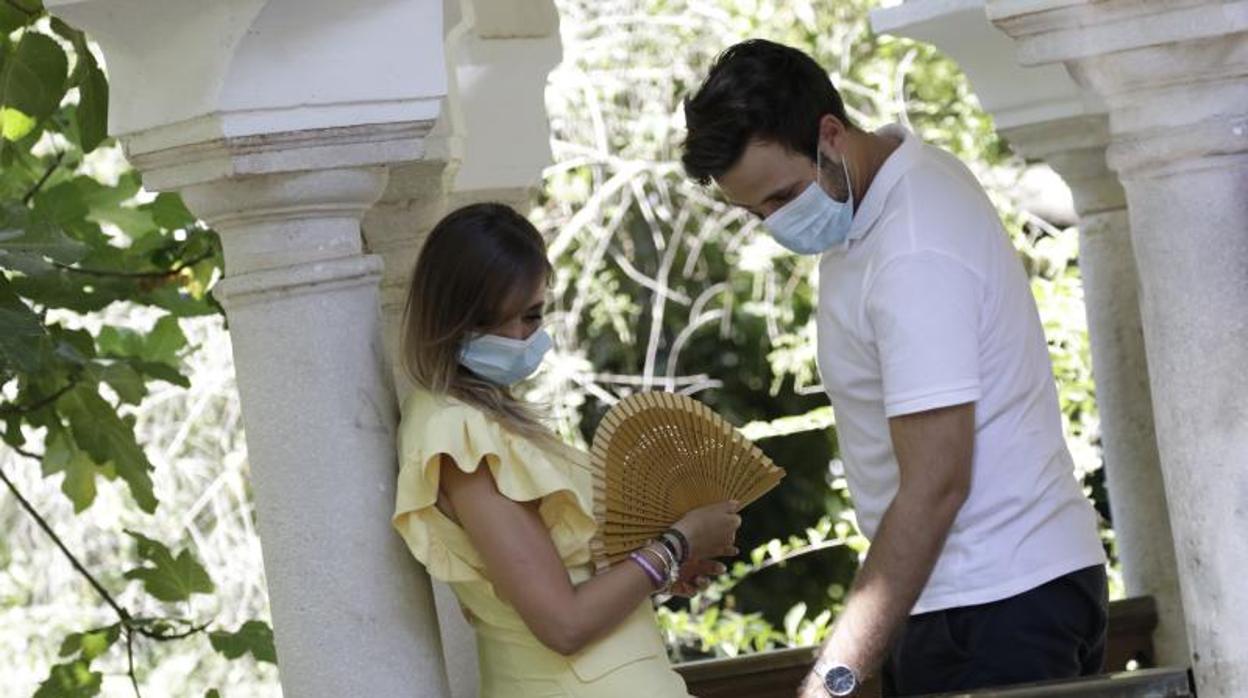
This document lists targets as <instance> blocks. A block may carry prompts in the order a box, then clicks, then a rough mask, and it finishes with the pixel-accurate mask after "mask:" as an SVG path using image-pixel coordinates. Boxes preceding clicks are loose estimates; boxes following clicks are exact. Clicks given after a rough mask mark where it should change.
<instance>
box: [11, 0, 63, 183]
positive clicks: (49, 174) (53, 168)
mask: <svg viewBox="0 0 1248 698" xmlns="http://www.w3.org/2000/svg"><path fill="white" fill-rule="evenodd" d="M10 4H12V3H11V2H10ZM64 159H65V152H64V151H61V152H59V153H57V154H56V159H55V160H53V161H52V164H51V165H48V169H47V171H46V172H44V173H43V176H42V177H40V178H39V181H38V182H35V185H34V186H33V187H31V188H30V190H29V191H27V192H26V195H25V196H23V197H22V203H23V204H29V203H30V200H31V199H33V198H35V194H38V193H39V190H40V189H42V188H43V185H45V184H47V183H48V179H49V178H51V177H52V173H53V172H56V169H57V168H58V167H60V166H61V161H62V160H64Z"/></svg>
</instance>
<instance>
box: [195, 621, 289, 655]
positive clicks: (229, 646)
mask: <svg viewBox="0 0 1248 698" xmlns="http://www.w3.org/2000/svg"><path fill="white" fill-rule="evenodd" d="M208 639H209V641H210V642H212V646H213V648H214V649H216V650H217V651H218V652H220V653H221V654H223V655H225V657H226V658H227V659H237V658H239V657H241V656H243V655H244V654H247V653H250V654H251V655H252V656H253V657H255V658H256V660H257V661H261V662H269V663H270V664H277V649H276V648H275V647H274V645H273V629H272V628H270V627H269V624H268V623H265V622H263V621H258V620H249V621H247V622H246V623H243V625H242V627H240V628H239V629H238V632H235V633H228V632H225V631H221V630H218V631H215V632H212V633H209V635H208Z"/></svg>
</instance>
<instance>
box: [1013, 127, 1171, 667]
mask: <svg viewBox="0 0 1248 698" xmlns="http://www.w3.org/2000/svg"><path fill="white" fill-rule="evenodd" d="M1002 135H1004V136H1005V137H1006V138H1008V139H1009V140H1010V143H1011V145H1012V146H1013V147H1014V149H1015V150H1016V151H1018V152H1021V153H1023V154H1024V155H1027V156H1028V157H1035V158H1040V159H1043V160H1045V161H1046V162H1048V163H1049V164H1050V165H1051V166H1052V167H1053V169H1054V170H1056V171H1057V173H1058V174H1059V175H1061V177H1062V179H1064V180H1065V181H1066V183H1067V185H1069V186H1070V190H1071V193H1072V195H1073V196H1074V200H1075V210H1076V212H1077V213H1078V214H1079V270H1080V272H1081V274H1082V277H1083V293H1084V307H1085V308H1086V310H1087V314H1088V339H1089V343H1090V344H1091V348H1092V368H1093V373H1094V376H1095V379H1096V402H1097V405H1098V406H1099V408H1100V413H1101V444H1102V453H1103V454H1104V460H1105V482H1106V487H1107V488H1108V490H1109V505H1110V511H1111V512H1112V514H1113V520H1114V535H1115V539H1116V541H1117V548H1118V558H1119V560H1120V561H1121V563H1122V577H1123V583H1124V586H1125V587H1126V593H1127V595H1128V596H1151V597H1153V598H1154V599H1155V600H1156V601H1157V611H1158V621H1159V622H1158V627H1157V630H1156V632H1155V633H1154V635H1153V640H1154V646H1155V649H1156V656H1155V657H1153V658H1152V659H1153V660H1154V661H1155V662H1156V663H1158V664H1168V665H1182V664H1186V663H1187V661H1188V648H1187V632H1186V628H1185V627H1184V623H1183V602H1182V599H1181V598H1180V593H1179V576H1178V566H1177V563H1176V562H1175V558H1174V543H1173V540H1174V539H1173V535H1172V534H1171V531H1170V515H1169V512H1168V510H1167V507H1166V493H1165V487H1164V484H1163V479H1162V474H1161V463H1160V458H1159V457H1158V454H1157V439H1156V433H1155V431H1154V426H1153V401H1152V397H1151V395H1150V392H1149V381H1148V364H1147V356H1146V355H1145V350H1144V346H1145V344H1144V329H1143V324H1142V322H1141V320H1140V306H1139V276H1138V275H1137V274H1136V269H1135V256H1134V253H1133V251H1132V248H1131V228H1130V225H1129V223H1128V220H1127V202H1126V198H1125V195H1124V194H1123V191H1122V186H1121V185H1120V184H1119V183H1118V177H1117V175H1116V174H1114V172H1112V171H1111V170H1110V169H1109V167H1108V166H1107V165H1106V163H1105V147H1106V146H1107V145H1108V143H1109V124H1108V119H1107V118H1106V116H1105V115H1103V114H1094V115H1089V116H1082V117H1072V118H1067V119H1059V120H1056V121H1049V122H1044V123H1039V124H1032V125H1029V126H1016V127H1014V128H1012V129H1003V130H1002Z"/></svg>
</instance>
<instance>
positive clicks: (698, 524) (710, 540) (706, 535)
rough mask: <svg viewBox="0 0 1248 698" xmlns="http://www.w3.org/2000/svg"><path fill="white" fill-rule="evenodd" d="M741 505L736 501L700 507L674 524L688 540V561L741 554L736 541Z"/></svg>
mask: <svg viewBox="0 0 1248 698" xmlns="http://www.w3.org/2000/svg"><path fill="white" fill-rule="evenodd" d="M739 508H740V505H739V504H737V503H736V502H733V501H728V502H718V503H716V504H708V505H706V506H704V507H698V508H697V509H694V510H693V511H691V512H689V513H688V514H685V516H684V518H682V519H681V520H680V521H677V522H676V523H675V524H673V525H672V528H674V529H676V530H677V531H680V532H681V533H683V534H684V535H685V538H686V539H688V541H689V548H690V550H689V559H690V560H702V559H707V558H713V557H732V556H734V555H736V554H737V553H738V552H739V551H738V550H737V548H736V545H735V542H736V538H737V529H738V528H740V527H741V517H740V516H738V515H737V510H738V509H739Z"/></svg>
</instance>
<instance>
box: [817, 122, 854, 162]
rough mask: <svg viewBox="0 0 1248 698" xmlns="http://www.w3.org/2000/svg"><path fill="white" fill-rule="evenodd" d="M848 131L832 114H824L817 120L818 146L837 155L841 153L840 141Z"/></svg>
mask: <svg viewBox="0 0 1248 698" xmlns="http://www.w3.org/2000/svg"><path fill="white" fill-rule="evenodd" d="M848 130H849V129H848V128H846V126H845V124H844V123H842V122H841V120H840V119H838V118H836V117H835V116H833V115H832V114H824V115H823V116H822V117H820V119H819V145H820V146H823V147H826V148H828V149H830V150H835V151H837V152H838V153H839V152H842V151H841V146H840V141H841V139H842V138H844V137H845V133H846V132H847V131H848Z"/></svg>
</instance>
